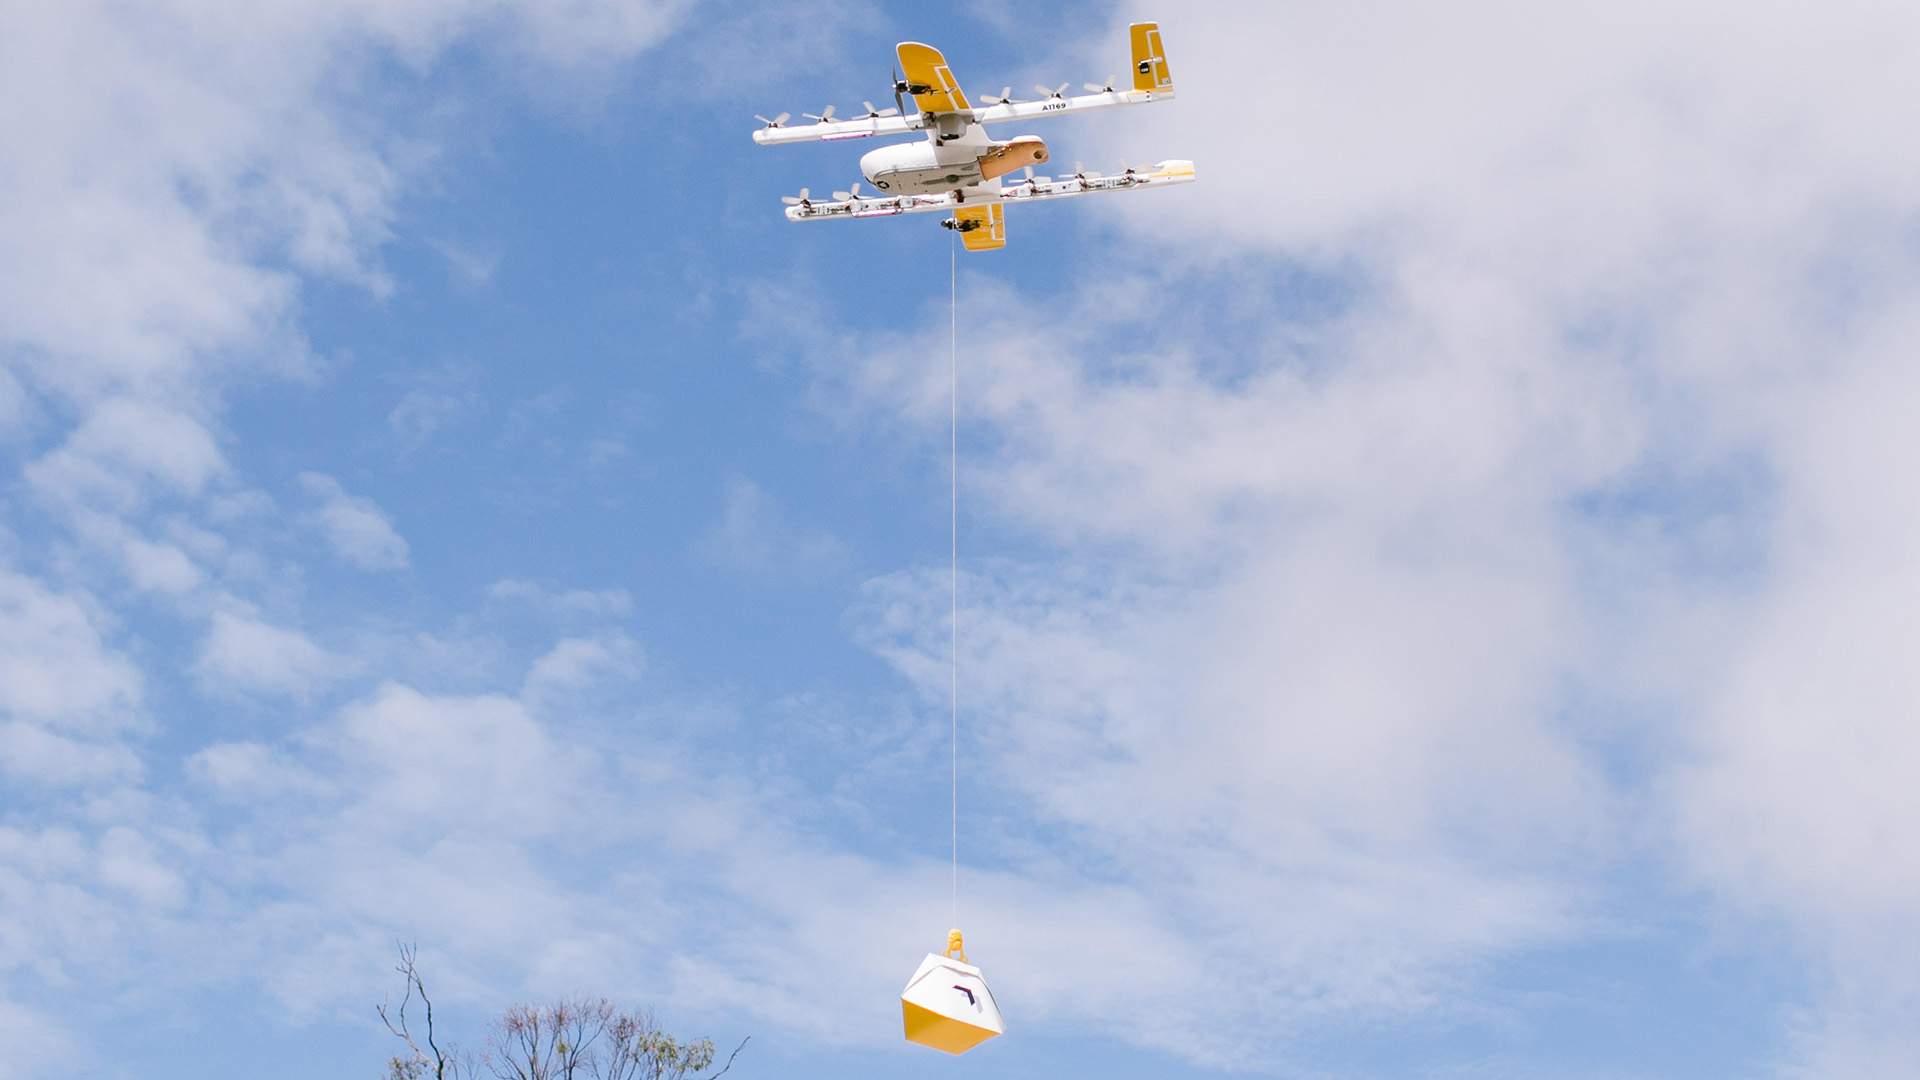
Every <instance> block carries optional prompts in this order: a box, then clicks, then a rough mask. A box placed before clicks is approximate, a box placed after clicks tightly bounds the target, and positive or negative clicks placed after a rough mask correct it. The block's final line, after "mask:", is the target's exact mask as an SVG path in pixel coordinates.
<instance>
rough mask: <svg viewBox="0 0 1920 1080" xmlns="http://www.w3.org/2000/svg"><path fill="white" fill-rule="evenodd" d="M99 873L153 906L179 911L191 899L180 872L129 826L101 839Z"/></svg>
mask: <svg viewBox="0 0 1920 1080" xmlns="http://www.w3.org/2000/svg"><path fill="white" fill-rule="evenodd" d="M97 872H98V874H99V875H100V880H101V882H102V883H104V884H105V885H106V886H108V887H109V888H112V889H116V890H119V891H120V892H123V893H126V894H128V895H129V896H132V897H133V898H134V899H135V900H137V901H139V902H140V903H142V904H146V905H148V906H151V907H155V908H160V909H163V910H165V909H171V908H177V907H179V906H180V905H181V904H184V903H185V902H186V899H187V884H186V881H185V880H184V879H183V878H182V877H181V876H180V874H179V872H178V871H176V870H174V869H173V868H172V867H169V866H168V865H166V862H165V860H164V859H163V858H162V855H161V852H160V850H159V849H158V848H157V847H156V846H155V845H154V844H153V842H152V841H151V840H149V839H148V838H147V837H145V836H142V835H141V834H140V833H138V832H136V831H135V830H133V829H130V828H127V827H126V826H119V825H117V826H114V827H113V828H110V829H108V830H107V831H106V833H105V834H104V835H102V836H101V838H100V851H99V863H98V866H97Z"/></svg>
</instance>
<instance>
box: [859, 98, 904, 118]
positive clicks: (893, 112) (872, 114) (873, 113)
mask: <svg viewBox="0 0 1920 1080" xmlns="http://www.w3.org/2000/svg"><path fill="white" fill-rule="evenodd" d="M860 104H862V105H865V106H866V107H867V111H866V112H865V113H863V114H862V115H861V117H860V119H862V120H878V119H880V118H881V117H883V116H899V115H900V110H899V109H876V108H874V107H873V102H871V101H863V102H861V103H860Z"/></svg>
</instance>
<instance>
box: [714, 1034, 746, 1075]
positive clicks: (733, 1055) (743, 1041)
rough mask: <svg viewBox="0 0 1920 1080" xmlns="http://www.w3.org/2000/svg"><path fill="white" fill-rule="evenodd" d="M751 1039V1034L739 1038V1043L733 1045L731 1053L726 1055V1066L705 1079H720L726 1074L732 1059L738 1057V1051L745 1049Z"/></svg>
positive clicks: (730, 1066) (731, 1064)
mask: <svg viewBox="0 0 1920 1080" xmlns="http://www.w3.org/2000/svg"><path fill="white" fill-rule="evenodd" d="M752 1041H753V1036H751V1035H749V1036H747V1037H746V1038H744V1039H741V1040H740V1045H739V1046H736V1047H734V1048H733V1053H731V1054H728V1055H727V1064H726V1068H723V1069H721V1070H720V1071H719V1072H717V1073H714V1074H713V1075H712V1076H709V1077H707V1080H720V1078H721V1077H723V1076H725V1075H727V1070H728V1069H731V1068H733V1059H734V1058H737V1057H739V1056H740V1051H742V1050H745V1049H746V1048H747V1044H748V1043H750V1042H752Z"/></svg>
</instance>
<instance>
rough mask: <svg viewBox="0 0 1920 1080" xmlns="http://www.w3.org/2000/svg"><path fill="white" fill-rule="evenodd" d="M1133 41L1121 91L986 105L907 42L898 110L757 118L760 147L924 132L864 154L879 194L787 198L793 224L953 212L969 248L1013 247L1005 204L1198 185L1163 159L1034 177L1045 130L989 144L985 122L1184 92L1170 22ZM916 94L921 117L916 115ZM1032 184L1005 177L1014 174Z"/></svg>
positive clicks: (1137, 30)
mask: <svg viewBox="0 0 1920 1080" xmlns="http://www.w3.org/2000/svg"><path fill="white" fill-rule="evenodd" d="M1128 31H1129V33H1128V36H1129V38H1130V39H1131V41H1132V46H1133V62H1132V70H1133V84H1132V87H1131V88H1130V89H1121V88H1120V87H1119V86H1118V85H1117V84H1116V82H1115V79H1114V78H1113V77H1112V76H1109V77H1108V78H1107V81H1106V82H1104V83H1099V84H1096V83H1086V84H1085V87H1086V89H1087V91H1088V92H1087V93H1086V94H1081V95H1075V96H1073V97H1068V96H1067V93H1066V91H1067V85H1068V84H1066V83H1061V84H1060V85H1059V86H1057V87H1052V88H1048V87H1045V86H1039V87H1035V90H1037V91H1038V92H1039V94H1040V97H1039V98H1038V99H1037V100H1034V101H1018V100H1016V99H1015V98H1014V97H1013V88H1012V87H1011V86H1007V87H1002V88H1001V90H1000V92H999V93H998V94H983V95H981V104H979V105H978V106H976V105H975V104H973V103H972V102H970V101H969V100H968V99H967V95H966V93H965V92H964V91H962V90H961V89H960V82H959V80H958V79H956V78H955V77H954V74H953V70H952V69H951V68H950V67H948V66H947V59H946V57H944V56H942V55H941V54H940V50H939V49H936V48H934V47H933V46H931V45H923V44H921V43H920V42H917V41H903V42H901V43H900V45H899V46H898V48H897V49H896V50H895V53H896V55H897V57H898V60H899V64H898V66H897V67H896V68H895V69H894V77H893V101H894V107H893V108H890V109H876V108H874V105H873V102H871V101H866V102H862V103H861V104H863V105H865V106H866V111H865V112H864V113H861V114H858V115H856V116H852V117H847V118H840V117H838V116H836V115H835V113H836V111H837V110H836V107H835V106H832V105H828V106H826V107H825V108H823V109H821V110H820V111H819V112H818V113H802V114H801V115H802V116H804V117H805V118H806V119H808V120H810V121H812V123H807V124H795V125H792V126H789V125H788V123H787V122H788V121H789V120H791V119H792V118H793V114H791V113H784V112H783V113H781V114H779V115H778V116H775V117H772V118H768V117H765V116H757V117H755V119H757V120H759V121H760V123H761V128H760V130H758V131H756V132H754V133H753V141H755V142H757V143H759V144H760V145H762V146H778V145H782V144H785V143H799V142H837V141H839V140H842V139H867V138H873V137H875V136H881V135H904V134H907V133H908V132H915V131H919V132H925V133H926V139H925V140H924V141H915V142H899V143H893V144H891V145H888V146H881V147H877V148H876V149H874V150H871V151H868V152H867V153H866V154H865V155H863V156H862V157H861V158H860V174H861V176H862V177H864V179H865V182H866V183H868V184H872V185H873V188H874V192H875V193H874V194H871V195H867V194H862V192H861V190H860V184H859V183H855V184H854V185H853V186H852V187H851V188H849V189H848V190H846V191H836V192H834V193H833V198H832V199H831V200H826V199H815V198H814V197H813V193H812V191H811V190H809V189H807V188H801V189H800V193H799V194H798V195H788V196H785V197H784V198H783V199H782V201H783V202H785V203H786V207H787V210H786V215H787V220H789V221H831V220H835V219H839V218H873V217H892V216H894V215H897V214H921V213H933V212H950V213H951V215H952V216H950V217H948V218H947V219H946V220H945V221H943V222H942V223H941V224H943V225H945V226H946V227H947V228H949V229H953V230H955V231H956V232H958V233H959V234H960V240H961V243H962V244H964V245H965V246H966V249H967V250H968V251H994V250H997V249H999V248H1003V247H1006V246H1007V225H1006V217H1005V209H1004V208H1005V206H1006V205H1007V204H1009V203H1016V202H1038V201H1042V200H1046V199H1064V198H1072V197H1075V196H1079V195H1095V194H1101V193H1105V192H1112V191H1137V190H1140V189H1143V188H1157V187H1165V186H1167V185H1169V184H1185V183H1191V182H1192V181H1193V179H1194V171H1193V162H1191V161H1179V160H1173V161H1162V162H1159V163H1157V164H1155V165H1153V166H1151V167H1147V168H1142V169H1135V168H1133V167H1132V166H1130V165H1123V166H1122V171H1121V172H1120V173H1118V174H1116V175H1111V176H1103V175H1101V174H1100V173H1098V172H1092V171H1089V170H1087V169H1084V168H1082V167H1081V166H1080V165H1079V164H1078V163H1076V164H1075V165H1074V170H1073V174H1072V175H1071V176H1066V177H1062V178H1059V179H1055V178H1053V177H1050V176H1038V175H1035V173H1034V171H1033V167H1034V166H1035V165H1042V164H1045V163H1046V162H1047V160H1048V159H1049V158H1050V157H1051V152H1050V151H1049V150H1048V149H1047V144H1046V142H1045V140H1043V139H1041V138H1040V137H1039V136H1037V135H1017V136H1015V137H1013V138H1011V139H993V138H990V137H988V135H987V130H986V125H988V124H995V123H1003V122H1006V121H1010V120H1028V119H1032V118H1035V117H1042V116H1061V115H1065V114H1067V113H1074V112H1085V111H1087V110H1089V109H1110V108H1114V107H1116V106H1120V105H1146V104H1150V103H1152V102H1155V101H1165V100H1167V99H1169V98H1171V97H1173V76H1172V74H1171V73H1170V72H1169V71H1168V69H1167V57H1166V50H1165V49H1164V48H1163V47H1162V45H1161V40H1160V24H1158V23H1150V22H1145V23H1134V24H1133V25H1132V26H1130V27H1129V28H1128ZM909 96H911V97H912V98H913V103H914V105H915V107H916V108H915V110H914V111H913V112H911V113H909V112H908V111H907V106H906V99H907V98H908V97H909ZM1016 172H1018V173H1020V174H1021V177H1020V178H1019V179H1017V180H1014V181H1012V182H1011V183H1007V182H1004V181H1005V179H1006V178H1007V177H1010V176H1012V175H1013V174H1014V173H1016Z"/></svg>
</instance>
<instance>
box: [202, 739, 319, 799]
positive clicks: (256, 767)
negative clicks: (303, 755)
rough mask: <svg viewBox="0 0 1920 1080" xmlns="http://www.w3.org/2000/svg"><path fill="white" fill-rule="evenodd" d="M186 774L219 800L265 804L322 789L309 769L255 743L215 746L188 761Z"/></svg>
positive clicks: (278, 752)
mask: <svg viewBox="0 0 1920 1080" xmlns="http://www.w3.org/2000/svg"><path fill="white" fill-rule="evenodd" d="M186 771H187V775H188V776H189V777H191V778H192V779H193V780H194V781H195V782H196V783H199V784H202V785H205V786H206V787H208V788H210V789H212V790H213V791H215V792H217V793H219V794H220V795H221V796H222V797H225V798H232V799H239V800H244V801H266V800H269V799H273V798H276V797H282V796H288V795H307V794H313V793H315V792H316V791H319V790H322V784H321V781H320V780H319V778H318V777H316V776H315V775H314V773H313V772H312V770H310V769H308V768H306V767H304V766H302V765H301V764H299V763H298V762H297V761H295V760H294V759H293V758H291V757H290V756H288V755H287V754H284V753H282V752H281V751H278V750H276V749H274V748H273V747H271V746H267V745H265V744H263V743H257V742H227V743H215V744H214V745H212V746H209V747H207V748H205V749H203V750H200V751H198V752H196V753H195V754H194V755H193V756H192V757H190V758H188V759H187V763H186Z"/></svg>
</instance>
